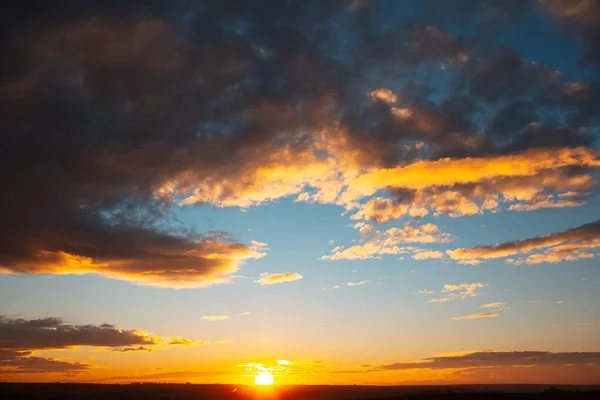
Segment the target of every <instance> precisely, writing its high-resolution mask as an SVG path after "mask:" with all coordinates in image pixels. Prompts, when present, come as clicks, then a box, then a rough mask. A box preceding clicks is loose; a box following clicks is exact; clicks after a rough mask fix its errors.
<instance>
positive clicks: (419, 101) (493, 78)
mask: <svg viewBox="0 0 600 400" xmlns="http://www.w3.org/2000/svg"><path fill="white" fill-rule="evenodd" d="M30 3H31V4H30ZM309 3H310V4H305V2H296V3H285V4H283V3H282V4H280V5H277V6H273V5H272V4H270V3H269V7H267V10H266V11H264V10H263V11H259V9H261V7H251V6H243V7H240V6H239V4H237V2H234V3H231V4H230V2H228V1H225V2H217V3H209V4H204V5H202V6H200V5H194V4H188V3H187V2H178V1H175V2H170V3H168V4H167V3H164V4H163V3H160V2H144V3H143V4H137V5H136V7H131V6H129V5H125V4H120V3H116V2H101V3H97V2H95V3H89V4H88V3H86V4H77V5H74V4H73V3H72V2H69V1H58V2H54V4H55V6H53V7H50V8H49V7H45V6H40V5H39V4H37V3H36V6H37V7H42V8H43V10H40V12H43V13H44V15H45V18H44V20H43V21H39V20H38V19H37V18H34V17H33V16H32V14H31V13H30V12H29V10H30V8H31V7H33V2H29V1H23V2H21V3H20V4H19V6H16V7H14V8H13V9H11V12H10V13H3V16H2V17H1V18H2V19H1V21H0V22H1V24H0V25H1V26H2V28H1V30H2V33H3V37H6V38H8V39H7V40H6V41H5V42H3V43H2V48H1V50H2V54H5V55H6V59H7V60H10V61H9V62H6V63H3V65H2V67H1V69H2V80H1V81H0V94H1V96H0V97H1V98H2V100H1V101H0V121H2V122H1V123H0V124H1V125H0V129H1V131H2V132H3V134H2V136H1V138H0V149H2V150H0V160H1V161H0V162H1V166H2V168H0V171H2V172H0V179H1V180H2V182H3V183H4V186H5V187H6V188H10V193H9V195H6V196H3V197H2V198H1V199H0V210H2V214H3V224H2V229H1V231H0V268H1V271H2V272H3V273H11V274H14V273H27V274H45V273H49V274H87V273H97V274H101V275H103V276H105V277H109V278H115V279H122V280H127V281H130V282H134V283H138V284H146V285H155V286H166V287H202V286H209V285H211V284H215V283H225V282H231V279H232V276H233V275H234V274H235V272H236V271H237V270H238V269H239V268H240V266H241V265H242V264H243V263H244V262H245V261H247V260H251V259H257V258H260V257H263V256H264V255H265V252H264V246H263V245H262V244H260V243H258V242H254V243H241V242H239V241H238V240H235V238H229V237H228V236H227V235H226V234H222V233H215V232H207V233H198V232H196V231H194V230H193V229H190V228H189V227H187V226H185V225H184V224H181V223H179V222H178V221H177V219H176V218H175V215H174V213H173V210H174V209H175V208H177V207H180V206H186V205H193V204H197V205H202V204H207V203H209V204H212V205H216V206H219V207H231V206H238V207H243V208H246V207H250V206H255V205H260V204H263V203H265V202H269V201H274V200H277V199H280V198H282V197H286V196H296V199H297V201H303V202H318V203H329V204H337V205H340V206H342V207H344V208H346V209H347V210H348V211H351V212H352V213H353V214H352V218H354V219H356V220H360V221H372V222H375V223H385V222H388V221H393V220H396V219H401V218H407V217H411V218H417V217H423V216H425V215H428V214H429V213H432V214H433V215H440V214H447V215H450V216H453V217H459V216H462V215H473V214H477V213H483V212H498V211H502V210H505V209H511V210H515V211H523V212H525V211H529V210H534V209H541V208H562V207H575V206H580V205H582V204H585V203H586V201H587V199H588V198H589V196H590V195H591V193H592V189H593V188H594V187H595V185H596V181H595V179H594V177H593V171H594V170H595V169H596V168H598V166H599V165H600V164H599V162H598V154H597V150H596V149H595V148H594V146H593V144H594V140H596V139H597V127H598V124H599V123H600V121H599V119H598V117H597V113H596V112H595V110H597V108H598V105H599V104H600V90H599V88H600V85H599V84H598V82H597V81H595V80H593V79H587V80H580V81H569V80H567V79H566V78H565V77H563V76H562V75H561V74H560V73H557V72H556V71H555V70H554V69H552V68H551V67H549V66H545V65H542V64H539V63H537V62H534V61H533V60H528V59H526V58H524V57H523V56H522V55H520V54H519V53H518V52H517V51H515V50H512V49H510V48H506V46H503V45H494V44H493V43H488V42H487V41H486V40H485V36H484V35H478V34H477V33H476V34H474V35H473V36H461V35H459V34H456V33H452V32H451V30H445V29H444V26H445V25H447V24H446V23H445V22H446V21H447V16H446V17H444V18H441V17H440V14H439V13H436V12H428V13H424V15H427V16H428V17H429V18H430V20H427V21H426V20H420V19H418V18H417V19H416V20H413V19H411V17H408V16H406V13H404V12H403V11H402V9H401V7H400V5H399V4H391V3H390V4H386V3H385V2H381V3H379V2H373V3H372V4H371V3H369V4H366V3H365V5H364V6H362V7H360V8H356V7H351V9H349V8H348V4H347V2H338V1H333V2H327V4H322V3H321V2H309ZM420 3H423V4H424V5H423V6H424V7H428V9H431V10H437V9H445V10H446V11H448V15H449V16H450V17H451V18H454V19H456V21H459V22H460V21H462V19H461V18H467V17H465V16H461V15H460V13H456V12H454V10H453V9H452V10H449V9H448V6H447V5H446V4H445V3H443V2H438V1H428V2H415V5H420ZM484 3H485V2H484ZM484 3H482V4H484ZM509 3H511V4H513V2H509ZM232 4H235V6H232ZM469 4H470V10H469V12H468V13H464V14H468V15H469V17H468V18H473V20H474V21H475V26H476V27H477V29H478V30H479V29H482V24H481V21H482V19H483V20H485V21H487V22H486V24H485V25H490V26H498V24H499V25H502V24H503V23H508V22H507V21H511V22H512V21H513V20H515V19H517V18H520V17H521V16H522V15H523V14H524V13H525V11H527V12H531V13H543V14H544V15H547V16H550V17H551V18H552V20H551V21H550V23H553V24H566V26H568V27H569V29H572V30H573V31H574V32H576V33H577V34H578V35H581V37H582V38H583V42H584V47H583V49H582V52H581V54H580V59H581V63H582V64H583V65H586V66H589V67H591V68H595V69H597V68H598V66H599V65H600V64H599V63H598V60H599V59H600V57H599V54H600V49H599V48H598V46H597V45H596V43H597V42H598V41H597V40H595V39H596V38H597V37H598V32H599V31H600V30H599V25H598V24H599V22H598V21H599V19H598V18H597V15H598V11H597V7H595V6H593V5H590V4H592V3H591V2H584V1H580V2H576V3H573V2H565V1H545V2H542V7H534V6H533V5H532V3H531V2H525V4H524V5H522V6H518V7H517V6H514V5H513V6H509V5H502V4H500V3H498V4H497V5H496V6H495V7H496V8H495V9H496V10H497V11H498V12H497V13H495V14H497V16H496V17H492V16H490V15H489V10H487V9H486V7H483V6H482V4H476V3H469ZM403 6H404V7H407V6H408V7H410V5H409V4H407V3H403ZM458 9H460V7H459V8H458ZM506 15H510V16H511V18H502V17H501V16H506ZM387 18H389V19H390V20H389V21H388V22H390V23H387V22H386V21H387ZM415 18H416V17H415ZM232 21H235V22H232ZM331 21H337V23H335V24H333V23H330V22H331ZM392 22H393V23H392ZM477 32H479V31H477ZM349 43H351V44H352V45H351V46H349V45H347V44H349ZM431 68H435V69H436V70H437V71H438V73H439V78H436V79H438V80H439V81H432V82H427V83H424V82H423V81H422V79H421V78H420V77H422V76H423V71H425V70H427V69H431ZM373 77H377V79H374V78H373ZM438 88H439V89H438ZM466 93H468V95H466ZM442 94H443V95H442ZM407 238H408V236H407V237H404V238H403V239H404V240H405V241H406V239H407ZM365 247H366V246H365ZM384 249H385V250H384V251H383V253H382V252H381V251H372V249H366V252H365V251H362V250H361V249H352V250H350V249H345V250H343V251H345V252H346V254H345V255H337V253H338V252H334V254H332V255H331V256H327V257H328V258H330V259H339V258H352V257H353V258H370V257H378V256H380V255H382V254H400V253H399V252H398V250H397V248H395V247H394V246H392V247H389V248H384ZM362 253H365V254H367V256H366V257H363V256H361V255H359V254H362ZM340 254H342V253H340ZM457 254H458V253H457ZM438 256H439V254H437V253H431V252H430V253H422V254H421V255H416V256H415V257H414V258H416V259H423V258H434V257H438ZM553 256H554V255H545V256H543V257H542V258H545V259H549V258H551V257H553ZM580 256H581V255H580ZM587 256H588V255H587V253H586V254H584V255H583V256H582V257H587ZM457 257H458V256H457ZM469 259H474V258H467V259H466V260H469ZM461 260H465V258H464V257H463V258H461ZM537 260H538V259H532V260H530V261H529V263H534V262H537Z"/></svg>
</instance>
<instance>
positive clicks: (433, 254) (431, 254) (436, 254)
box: [412, 251, 444, 260]
mask: <svg viewBox="0 0 600 400" xmlns="http://www.w3.org/2000/svg"><path fill="white" fill-rule="evenodd" d="M443 257H444V253H442V252H441V251H421V252H419V253H417V254H414V255H413V256H412V258H413V259H415V260H428V259H432V258H436V259H437V258H443Z"/></svg>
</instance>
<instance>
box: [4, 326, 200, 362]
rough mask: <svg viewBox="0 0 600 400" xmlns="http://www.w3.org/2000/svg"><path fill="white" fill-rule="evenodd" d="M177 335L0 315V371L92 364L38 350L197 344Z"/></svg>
mask: <svg viewBox="0 0 600 400" xmlns="http://www.w3.org/2000/svg"><path fill="white" fill-rule="evenodd" d="M204 344H206V342H199V341H194V340H190V339H186V338H183V337H179V336H169V337H164V336H158V335H152V334H150V333H149V332H145V331H141V330H128V329H117V328H115V326H114V325H111V324H101V325H71V324H67V323H65V322H64V321H63V320H62V319H61V318H54V317H48V318H39V319H31V320H27V319H22V318H9V317H6V316H3V315H0V374H2V373H6V374H13V373H63V374H78V373H82V372H84V371H86V370H88V369H90V368H93V367H94V366H93V365H89V364H85V363H81V362H70V361H64V360H58V359H53V358H44V357H39V356H37V355H35V352H37V351H44V350H55V349H68V348H71V347H76V346H92V347H99V348H105V349H112V350H113V351H118V352H123V353H128V352H134V351H152V350H153V348H156V347H157V346H180V345H183V346H198V345H200V346H201V345H204Z"/></svg>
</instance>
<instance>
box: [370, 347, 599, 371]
mask: <svg viewBox="0 0 600 400" xmlns="http://www.w3.org/2000/svg"><path fill="white" fill-rule="evenodd" d="M586 364H600V353H599V352H580V353H576V352H573V353H552V352H549V351H504V352H503V351H479V352H473V353H467V354H459V355H449V356H438V357H431V358H426V359H424V360H422V361H417V362H409V363H393V364H387V365H379V366H375V367H373V368H372V369H371V371H390V370H407V369H446V368H481V367H501V366H519V365H536V366H539V365H557V366H563V365H586Z"/></svg>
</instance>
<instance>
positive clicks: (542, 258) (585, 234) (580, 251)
mask: <svg viewBox="0 0 600 400" xmlns="http://www.w3.org/2000/svg"><path fill="white" fill-rule="evenodd" d="M599 234H600V221H596V222H591V223H589V224H585V225H582V226H580V227H577V228H572V229H567V230H565V231H563V232H554V233H550V234H548V235H545V236H536V237H534V238H529V239H522V240H515V241H510V242H503V243H498V244H496V245H489V246H476V247H472V248H470V249H464V248H461V249H456V250H447V251H446V253H447V254H448V255H449V256H450V258H452V259H454V260H481V259H490V258H505V257H509V256H513V255H516V254H523V253H530V252H532V251H534V250H538V249H543V248H549V249H548V250H546V251H545V252H544V253H538V254H532V255H530V256H528V257H527V258H526V259H523V260H512V259H510V260H508V261H509V262H510V263H515V264H539V263H541V262H559V261H562V260H563V259H564V260H567V261H574V260H576V259H581V258H591V257H593V254H591V253H588V252H585V250H588V249H593V248H596V247H599V246H600V239H597V237H598V235H599Z"/></svg>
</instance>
